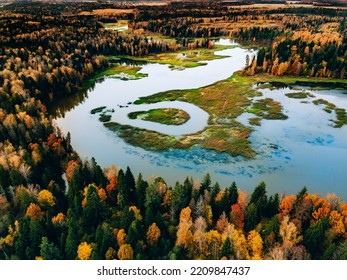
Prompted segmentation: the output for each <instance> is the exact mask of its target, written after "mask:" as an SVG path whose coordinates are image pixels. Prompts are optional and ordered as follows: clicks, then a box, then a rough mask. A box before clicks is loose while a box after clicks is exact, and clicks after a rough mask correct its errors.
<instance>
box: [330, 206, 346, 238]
mask: <svg viewBox="0 0 347 280" xmlns="http://www.w3.org/2000/svg"><path fill="white" fill-rule="evenodd" d="M329 222H330V225H331V229H332V232H333V236H334V237H344V236H345V235H346V229H345V226H344V224H343V217H342V215H341V214H340V213H339V212H337V211H335V210H334V211H332V212H331V213H330V216H329Z"/></svg>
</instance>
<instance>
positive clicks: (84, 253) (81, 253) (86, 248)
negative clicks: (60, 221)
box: [77, 242, 93, 260]
mask: <svg viewBox="0 0 347 280" xmlns="http://www.w3.org/2000/svg"><path fill="white" fill-rule="evenodd" d="M92 251H93V249H92V247H91V246H90V245H89V244H88V243H87V242H82V243H81V244H80V245H78V248H77V257H78V259H80V260H89V259H90V256H91V254H92Z"/></svg>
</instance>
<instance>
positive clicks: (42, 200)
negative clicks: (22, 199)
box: [37, 190, 55, 207]
mask: <svg viewBox="0 0 347 280" xmlns="http://www.w3.org/2000/svg"><path fill="white" fill-rule="evenodd" d="M37 200H38V203H39V205H40V206H41V207H52V206H54V205H55V201H54V196H53V194H52V193H51V192H50V191H49V190H42V191H40V192H39V195H38V198H37Z"/></svg>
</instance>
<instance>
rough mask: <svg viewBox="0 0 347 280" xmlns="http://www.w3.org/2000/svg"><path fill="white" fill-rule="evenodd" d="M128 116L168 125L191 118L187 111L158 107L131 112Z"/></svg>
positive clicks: (181, 122) (182, 122)
mask: <svg viewBox="0 0 347 280" xmlns="http://www.w3.org/2000/svg"><path fill="white" fill-rule="evenodd" d="M128 116H129V118H130V119H142V120H145V121H150V122H157V123H161V124H166V125H181V124H184V123H186V122H187V121H188V120H189V119H190V116H189V114H188V113H187V112H185V111H183V110H180V109H175V108H158V109H151V110H148V111H137V112H131V113H129V115H128Z"/></svg>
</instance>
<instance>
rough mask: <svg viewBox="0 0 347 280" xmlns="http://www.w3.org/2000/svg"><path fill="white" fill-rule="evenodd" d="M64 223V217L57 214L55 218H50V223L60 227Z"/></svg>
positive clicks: (61, 214)
mask: <svg viewBox="0 0 347 280" xmlns="http://www.w3.org/2000/svg"><path fill="white" fill-rule="evenodd" d="M65 222H66V216H65V215H64V214H63V213H61V212H59V213H58V214H57V215H56V216H54V217H53V218H52V223H53V224H55V225H62V224H64V223H65Z"/></svg>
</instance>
